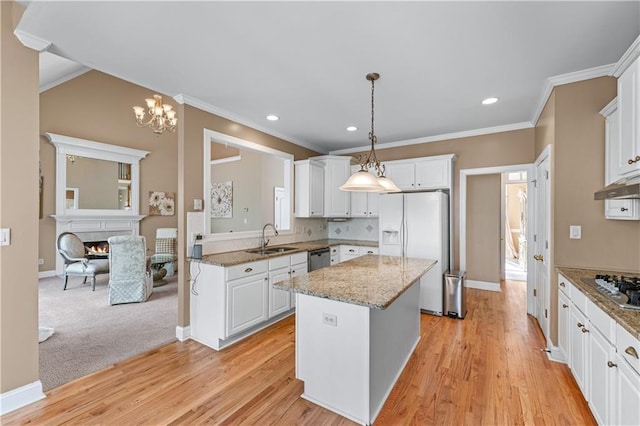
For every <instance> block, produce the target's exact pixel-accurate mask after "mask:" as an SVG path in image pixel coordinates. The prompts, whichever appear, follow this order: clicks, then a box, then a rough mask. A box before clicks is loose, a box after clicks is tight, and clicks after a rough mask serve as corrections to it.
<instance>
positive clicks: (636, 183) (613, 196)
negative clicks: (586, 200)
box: [593, 177, 640, 200]
mask: <svg viewBox="0 0 640 426" xmlns="http://www.w3.org/2000/svg"><path fill="white" fill-rule="evenodd" d="M634 198H636V199H640V177H638V178H634V179H631V180H621V181H618V182H615V183H612V184H611V185H607V186H605V187H604V188H602V189H601V190H599V191H596V192H595V193H594V194H593V199H594V200H627V199H634Z"/></svg>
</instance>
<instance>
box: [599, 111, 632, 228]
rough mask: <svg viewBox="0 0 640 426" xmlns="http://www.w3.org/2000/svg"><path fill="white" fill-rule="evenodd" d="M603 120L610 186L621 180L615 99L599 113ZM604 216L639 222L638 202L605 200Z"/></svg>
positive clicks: (618, 122) (606, 183)
mask: <svg viewBox="0 0 640 426" xmlns="http://www.w3.org/2000/svg"><path fill="white" fill-rule="evenodd" d="M600 113H601V114H602V115H603V116H604V117H605V118H606V121H605V171H604V173H605V175H604V176H605V179H604V184H605V185H610V184H612V183H614V182H616V181H618V180H620V179H622V178H623V176H621V175H620V174H619V173H620V170H619V167H618V163H619V161H620V112H619V111H618V104H617V99H614V100H613V101H611V102H610V103H609V104H608V105H607V106H606V107H604V108H603V109H602V111H601V112H600ZM604 216H605V218H607V219H618V220H640V200H605V201H604Z"/></svg>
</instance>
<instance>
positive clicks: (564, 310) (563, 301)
mask: <svg viewBox="0 0 640 426" xmlns="http://www.w3.org/2000/svg"><path fill="white" fill-rule="evenodd" d="M562 284H564V286H565V287H564V288H566V285H567V283H566V282H563V281H561V280H560V279H559V280H558V286H559V290H558V348H559V349H560V352H561V354H562V356H564V359H566V360H568V359H569V349H570V346H569V334H570V329H569V327H570V323H571V309H570V308H571V301H570V299H569V296H568V295H567V293H565V292H564V291H563V290H562V289H563V287H562Z"/></svg>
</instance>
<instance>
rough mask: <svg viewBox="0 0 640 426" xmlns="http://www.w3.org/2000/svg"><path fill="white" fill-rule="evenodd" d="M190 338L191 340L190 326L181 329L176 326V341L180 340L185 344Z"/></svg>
mask: <svg viewBox="0 0 640 426" xmlns="http://www.w3.org/2000/svg"><path fill="white" fill-rule="evenodd" d="M190 338H191V326H190V325H188V326H186V327H180V326H179V325H177V326H176V339H178V340H179V341H181V342H184V341H185V340H188V339H190Z"/></svg>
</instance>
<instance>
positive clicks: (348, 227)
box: [327, 218, 378, 241]
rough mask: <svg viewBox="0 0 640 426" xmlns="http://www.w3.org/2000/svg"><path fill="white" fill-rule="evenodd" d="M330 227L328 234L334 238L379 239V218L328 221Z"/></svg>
mask: <svg viewBox="0 0 640 426" xmlns="http://www.w3.org/2000/svg"><path fill="white" fill-rule="evenodd" d="M328 227H329V229H328V232H327V234H328V236H329V238H332V239H333V238H336V239H343V240H366V241H378V218H374V219H366V218H362V219H349V220H347V221H346V222H328Z"/></svg>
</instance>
